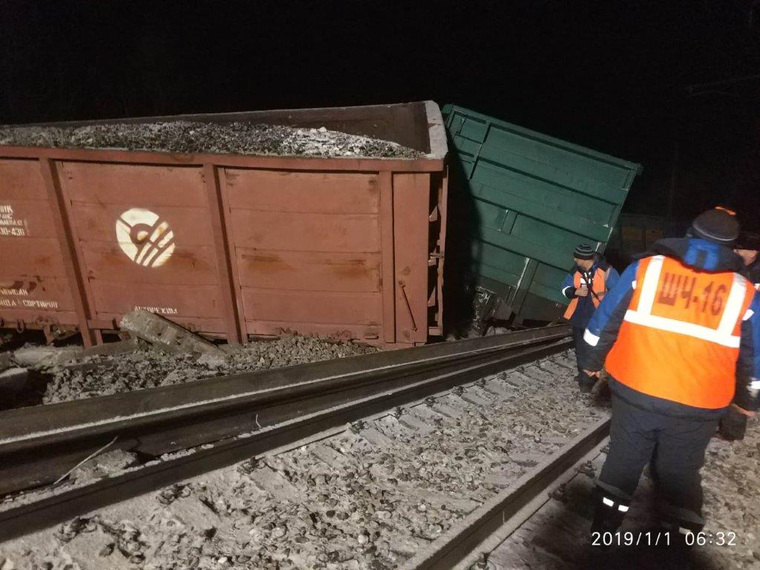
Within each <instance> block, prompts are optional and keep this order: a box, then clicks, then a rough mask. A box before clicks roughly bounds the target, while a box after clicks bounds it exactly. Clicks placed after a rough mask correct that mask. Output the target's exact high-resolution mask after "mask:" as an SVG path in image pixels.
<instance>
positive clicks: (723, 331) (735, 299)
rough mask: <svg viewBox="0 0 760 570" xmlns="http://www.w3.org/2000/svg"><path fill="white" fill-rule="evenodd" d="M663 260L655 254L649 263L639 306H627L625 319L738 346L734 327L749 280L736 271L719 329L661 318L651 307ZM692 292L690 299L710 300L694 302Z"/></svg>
mask: <svg viewBox="0 0 760 570" xmlns="http://www.w3.org/2000/svg"><path fill="white" fill-rule="evenodd" d="M664 261H665V258H664V257H663V256H661V255H658V256H656V257H653V258H652V259H651V261H650V262H649V265H648V267H647V270H646V273H645V274H644V285H643V287H642V290H641V297H640V298H639V303H638V308H637V310H631V309H628V311H626V313H625V320H626V321H628V322H629V323H636V324H638V325H643V326H645V327H652V328H655V329H659V330H663V331H670V332H674V333H678V334H685V335H688V336H693V337H695V338H699V339H702V340H707V341H710V342H714V343H717V344H722V345H723V346H730V347H732V348H739V342H740V340H741V337H740V336H739V335H736V334H734V329H735V328H736V322H737V320H738V319H739V315H740V313H741V312H742V306H743V305H744V299H745V296H746V291H747V280H746V279H745V278H744V277H742V276H741V275H739V274H738V273H734V275H733V282H732V283H731V289H730V292H729V293H728V300H727V301H726V303H725V308H724V309H723V316H722V317H721V320H720V324H719V325H718V327H717V329H713V328H709V327H706V326H701V325H698V324H694V323H690V322H688V321H686V320H679V319H670V318H665V317H660V316H656V315H653V314H652V307H653V305H654V302H655V296H656V295H657V291H658V285H659V283H660V276H661V273H662V266H663V263H664ZM671 279H672V281H675V280H676V277H675V276H674V277H672V278H671ZM679 283H680V280H679ZM667 287H668V283H663V288H667ZM718 287H720V285H719V286H717V287H716V289H717V288H718ZM673 288H675V289H676V292H675V294H676V295H678V294H679V293H680V294H681V295H682V292H681V291H680V289H679V288H678V287H677V286H676V284H675V283H671V284H670V289H673ZM692 294H693V291H690V292H689V298H690V301H691V302H697V303H699V302H704V304H705V305H707V303H710V299H706V300H705V299H697V300H696V301H695V300H694V299H691V295H692ZM716 294H717V291H716ZM708 296H709V294H708ZM712 304H713V305H714V304H715V300H713V301H712Z"/></svg>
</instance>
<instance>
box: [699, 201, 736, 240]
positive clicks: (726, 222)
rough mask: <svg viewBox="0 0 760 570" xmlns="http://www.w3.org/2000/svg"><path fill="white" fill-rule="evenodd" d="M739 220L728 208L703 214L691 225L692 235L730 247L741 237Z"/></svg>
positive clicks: (716, 209) (714, 209)
mask: <svg viewBox="0 0 760 570" xmlns="http://www.w3.org/2000/svg"><path fill="white" fill-rule="evenodd" d="M739 229H740V226H739V220H737V219H736V214H735V213H734V212H732V211H731V210H727V209H726V208H721V207H716V208H713V209H712V210H707V211H706V212H702V213H701V214H699V215H698V216H697V217H696V218H694V221H693V222H692V223H691V235H692V236H694V237H698V238H702V239H705V240H707V241H711V242H713V243H718V244H720V245H727V246H730V245H732V244H733V243H734V241H735V240H736V238H737V237H739Z"/></svg>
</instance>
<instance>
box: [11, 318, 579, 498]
mask: <svg viewBox="0 0 760 570" xmlns="http://www.w3.org/2000/svg"><path fill="white" fill-rule="evenodd" d="M567 334H568V329H567V327H547V328H542V329H531V330H526V331H519V332H515V333H509V334H506V335H500V336H498V337H497V336H494V337H486V338H481V339H470V340H465V341H458V342H453V343H442V344H439V345H430V346H424V347H419V348H412V349H406V350H400V351H395V352H386V353H378V354H372V355H366V356H360V357H355V358H347V359H340V360H334V361H326V362H319V363H314V364H306V365H299V366H292V367H287V368H281V369H275V370H267V371H261V372H253V373H247V374H238V375H235V376H229V377H223V378H209V379H206V380H199V381H196V382H192V383H188V384H184V385H175V386H168V387H162V388H154V389H150V390H139V391H135V392H129V393H124V394H117V395H114V396H105V397H98V398H90V399H86V400H80V401H74V402H65V403H62V404H55V405H50V406H37V407H33V408H23V409H18V410H11V411H9V412H5V413H2V414H0V494H7V493H9V492H13V491H17V490H22V489H27V488H31V487H35V486H39V485H43V484H45V483H49V482H51V481H55V480H56V479H57V478H58V477H59V476H60V475H61V474H63V473H65V472H66V471H67V470H69V469H70V468H71V467H73V466H74V465H76V464H77V463H78V462H79V461H81V460H82V459H83V458H85V457H87V456H88V455H89V454H91V453H92V452H93V451H94V450H97V449H98V448H100V447H101V446H102V445H103V444H104V443H106V442H108V441H111V440H112V439H113V438H114V437H116V438H117V441H116V442H115V444H114V445H113V446H112V448H111V449H122V450H124V451H130V452H135V453H139V454H144V455H148V456H159V455H162V454H165V453H169V452H173V451H177V450H180V449H186V448H189V447H194V446H198V445H202V444H207V443H213V442H215V441H219V440H221V439H224V438H227V437H233V436H237V435H239V434H241V433H245V432H249V431H253V430H255V429H257V428H261V427H266V426H269V425H273V424H277V423H281V422H283V421H287V420H290V419H293V418H295V417H298V416H299V415H304V414H310V413H313V412H316V411H319V410H322V409H327V408H330V407H332V406H335V405H337V404H340V403H345V402H350V401H351V400H354V399H357V398H361V397H366V396H368V395H372V394H376V393H381V392H383V391H386V390H388V389H390V388H393V387H395V386H400V385H403V384H404V383H406V382H408V381H409V378H410V377H413V376H415V375H417V376H416V377H419V375H420V374H422V375H428V376H431V377H432V376H434V375H435V374H437V373H439V371H441V370H444V369H446V368H447V367H450V366H463V365H464V364H465V363H467V362H472V361H474V360H475V359H478V358H481V357H484V356H488V355H491V354H499V353H502V352H504V351H509V350H513V349H515V348H517V347H520V346H525V345H532V344H536V343H546V342H552V341H555V340H558V339H561V338H565V337H566V336H567Z"/></svg>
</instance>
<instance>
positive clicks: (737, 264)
mask: <svg viewBox="0 0 760 570" xmlns="http://www.w3.org/2000/svg"><path fill="white" fill-rule="evenodd" d="M650 255H666V256H668V257H673V258H676V259H678V260H680V261H681V263H683V264H684V265H688V266H689V267H692V268H694V269H697V270H699V271H713V272H716V273H717V272H722V271H736V272H737V273H740V272H742V271H743V270H744V262H743V261H742V258H741V257H739V256H738V255H736V254H735V253H734V251H733V250H732V249H730V248H728V247H726V246H724V245H720V244H717V243H714V242H711V241H707V240H704V239H699V238H669V239H661V240H659V241H657V242H655V244H654V246H652V251H651V252H649V253H648V254H647V255H646V256H643V257H648V256H650Z"/></svg>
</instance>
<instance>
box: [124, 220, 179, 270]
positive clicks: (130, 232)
mask: <svg viewBox="0 0 760 570" xmlns="http://www.w3.org/2000/svg"><path fill="white" fill-rule="evenodd" d="M116 240H117V241H118V242H119V247H120V248H121V250H122V251H123V252H124V253H125V254H126V255H127V257H129V259H131V260H132V261H134V262H135V263H137V264H138V265H142V266H143V267H159V266H161V265H163V264H164V263H166V262H167V261H169V258H170V257H171V256H172V253H174V232H173V231H172V230H171V228H170V227H169V224H168V223H166V222H165V221H164V220H162V219H161V218H159V216H158V214H156V213H155V212H151V211H150V210H146V209H144V208H132V209H131V210H127V211H126V212H124V213H123V214H122V215H121V216H120V217H119V219H118V220H116Z"/></svg>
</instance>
